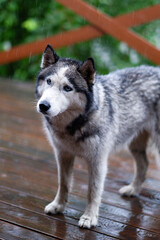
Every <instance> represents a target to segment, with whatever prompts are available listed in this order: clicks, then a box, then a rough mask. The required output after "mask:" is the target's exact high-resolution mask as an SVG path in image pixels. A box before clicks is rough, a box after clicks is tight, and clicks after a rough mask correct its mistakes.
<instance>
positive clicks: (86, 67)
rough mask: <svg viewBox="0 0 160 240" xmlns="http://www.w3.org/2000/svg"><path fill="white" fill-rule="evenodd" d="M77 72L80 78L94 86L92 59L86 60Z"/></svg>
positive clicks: (94, 69)
mask: <svg viewBox="0 0 160 240" xmlns="http://www.w3.org/2000/svg"><path fill="white" fill-rule="evenodd" d="M78 71H79V72H80V74H81V75H82V77H83V78H84V79H85V80H86V81H87V83H88V84H89V85H93V84H94V77H95V73H96V68H95V65H94V60H93V58H87V59H86V60H85V61H84V62H83V63H82V64H81V65H80V67H79V68H78Z"/></svg>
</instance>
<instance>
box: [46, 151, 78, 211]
mask: <svg viewBox="0 0 160 240" xmlns="http://www.w3.org/2000/svg"><path fill="white" fill-rule="evenodd" d="M73 163H74V157H73V156H71V155H70V154H68V153H67V152H63V151H61V152H60V153H59V154H58V155H57V167H58V191H57V194H56V197H55V199H54V200H53V201H52V202H51V203H49V204H48V205H47V206H46V207H45V210H44V211H45V213H47V214H56V213H60V212H62V211H63V210H64V208H65V205H66V203H67V199H68V192H69V190H70V188H71V181H72V170H73Z"/></svg>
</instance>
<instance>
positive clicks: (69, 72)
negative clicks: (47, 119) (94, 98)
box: [36, 45, 95, 117]
mask: <svg viewBox="0 0 160 240" xmlns="http://www.w3.org/2000/svg"><path fill="white" fill-rule="evenodd" d="M94 78H95V66H94V61H93V59H92V58H88V59H87V60H85V61H84V62H80V61H77V60H72V59H70V58H60V57H59V56H58V55H57V54H56V53H55V51H54V50H53V48H52V47H51V46H50V45H48V46H47V47H46V49H45V51H44V53H43V56H42V61H41V71H40V72H39V74H38V76H37V84H36V95H37V99H38V102H37V111H38V112H41V113H42V114H44V115H48V116H51V117H54V116H57V115H58V114H60V113H63V112H65V111H66V110H70V111H72V110H73V111H75V110H77V109H84V108H85V107H86V105H87V102H88V99H89V97H88V96H89V95H90V94H91V92H92V86H93V84H94Z"/></svg>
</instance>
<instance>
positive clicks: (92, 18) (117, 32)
mask: <svg viewBox="0 0 160 240" xmlns="http://www.w3.org/2000/svg"><path fill="white" fill-rule="evenodd" d="M57 1H58V2H59V3H61V4H63V5H64V6H65V7H68V8H70V9H71V10H73V11H74V12H75V13H77V14H78V15H80V16H82V17H83V18H85V19H86V20H88V21H89V22H90V23H91V24H92V25H93V26H95V27H97V28H98V29H100V30H101V31H103V32H105V33H109V34H110V35H111V36H113V37H115V38H117V39H118V40H120V41H123V42H126V43H127V44H128V46H130V47H132V48H134V49H135V50H137V51H138V52H139V53H140V54H142V55H143V56H145V57H147V58H148V59H150V60H151V61H153V62H155V63H157V64H160V51H159V50H158V49H157V48H156V47H154V46H153V45H152V44H150V43H149V42H147V41H146V40H145V39H143V38H142V37H140V36H139V35H137V34H136V33H134V32H132V31H130V30H128V29H127V28H126V27H124V26H123V25H122V24H120V23H119V22H118V21H117V20H115V19H112V18H111V17H109V16H107V15H105V14H103V13H102V12H100V11H98V10H97V9H96V8H95V7H93V6H91V5H89V4H87V3H86V2H83V1H81V0H68V1H66V0H57Z"/></svg>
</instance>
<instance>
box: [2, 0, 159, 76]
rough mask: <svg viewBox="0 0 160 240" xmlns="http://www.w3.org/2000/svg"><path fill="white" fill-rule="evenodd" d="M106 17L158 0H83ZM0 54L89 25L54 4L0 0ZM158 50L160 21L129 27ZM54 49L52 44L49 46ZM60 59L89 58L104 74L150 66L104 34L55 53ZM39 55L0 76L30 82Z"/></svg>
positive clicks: (143, 59) (15, 64)
mask: <svg viewBox="0 0 160 240" xmlns="http://www.w3.org/2000/svg"><path fill="white" fill-rule="evenodd" d="M86 2H88V3H89V4H92V5H94V6H95V7H97V8H98V9H99V10H101V11H102V12H104V13H106V14H108V15H109V16H112V17H114V16H117V15H120V14H124V13H128V12H131V11H134V10H138V9H141V8H144V7H148V6H151V5H155V4H158V3H160V0H145V1H144V0H138V1H136V0H121V1H119V0H86ZM0 10H1V11H0V39H1V41H0V51H3V50H8V49H10V48H11V47H12V46H15V45H18V44H22V43H28V42H32V41H35V40H39V39H42V38H45V37H48V36H51V35H54V34H56V33H60V32H62V31H67V30H71V29H75V28H78V27H81V26H83V25H86V24H89V23H88V22H87V21H85V20H84V19H83V18H81V17H79V16H78V15H76V14H74V13H73V12H72V11H70V10H69V9H66V8H64V7H63V6H62V5H60V4H59V3H57V2H56V1H53V0H50V1H38V0H32V1H31V0H28V1H23V0H13V1H9V0H0ZM132 30H133V31H135V32H137V33H138V34H140V35H141V36H143V37H144V38H146V39H147V40H148V41H150V42H151V43H152V44H153V45H155V46H156V47H157V48H159V49H160V20H156V21H153V22H151V23H149V24H145V25H141V26H137V27H134V28H132ZM52 46H53V47H54V42H53V43H52ZM57 53H58V54H59V55H60V56H63V57H71V58H75V59H80V60H84V59H85V58H87V57H90V56H92V57H93V58H94V59H95V64H96V67H97V71H98V72H99V73H101V74H106V73H108V72H110V71H113V70H116V69H117V68H124V67H129V66H136V65H140V64H153V63H151V62H150V61H149V60H147V59H145V58H144V57H142V56H141V55H139V54H138V53H137V52H136V51H134V50H133V49H130V48H129V47H128V46H127V45H126V44H125V43H122V42H119V41H117V40H116V39H114V38H112V37H110V36H108V35H106V36H104V37H101V38H97V39H93V40H91V41H88V42H83V43H79V44H75V45H73V46H68V47H65V48H61V49H58V50H57ZM40 61H41V55H36V56H31V57H30V58H27V59H23V60H21V61H18V62H15V63H11V64H7V65H3V66H0V76H4V77H8V78H11V79H18V80H21V81H34V80H35V77H36V74H37V71H38V70H39V66H40Z"/></svg>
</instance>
